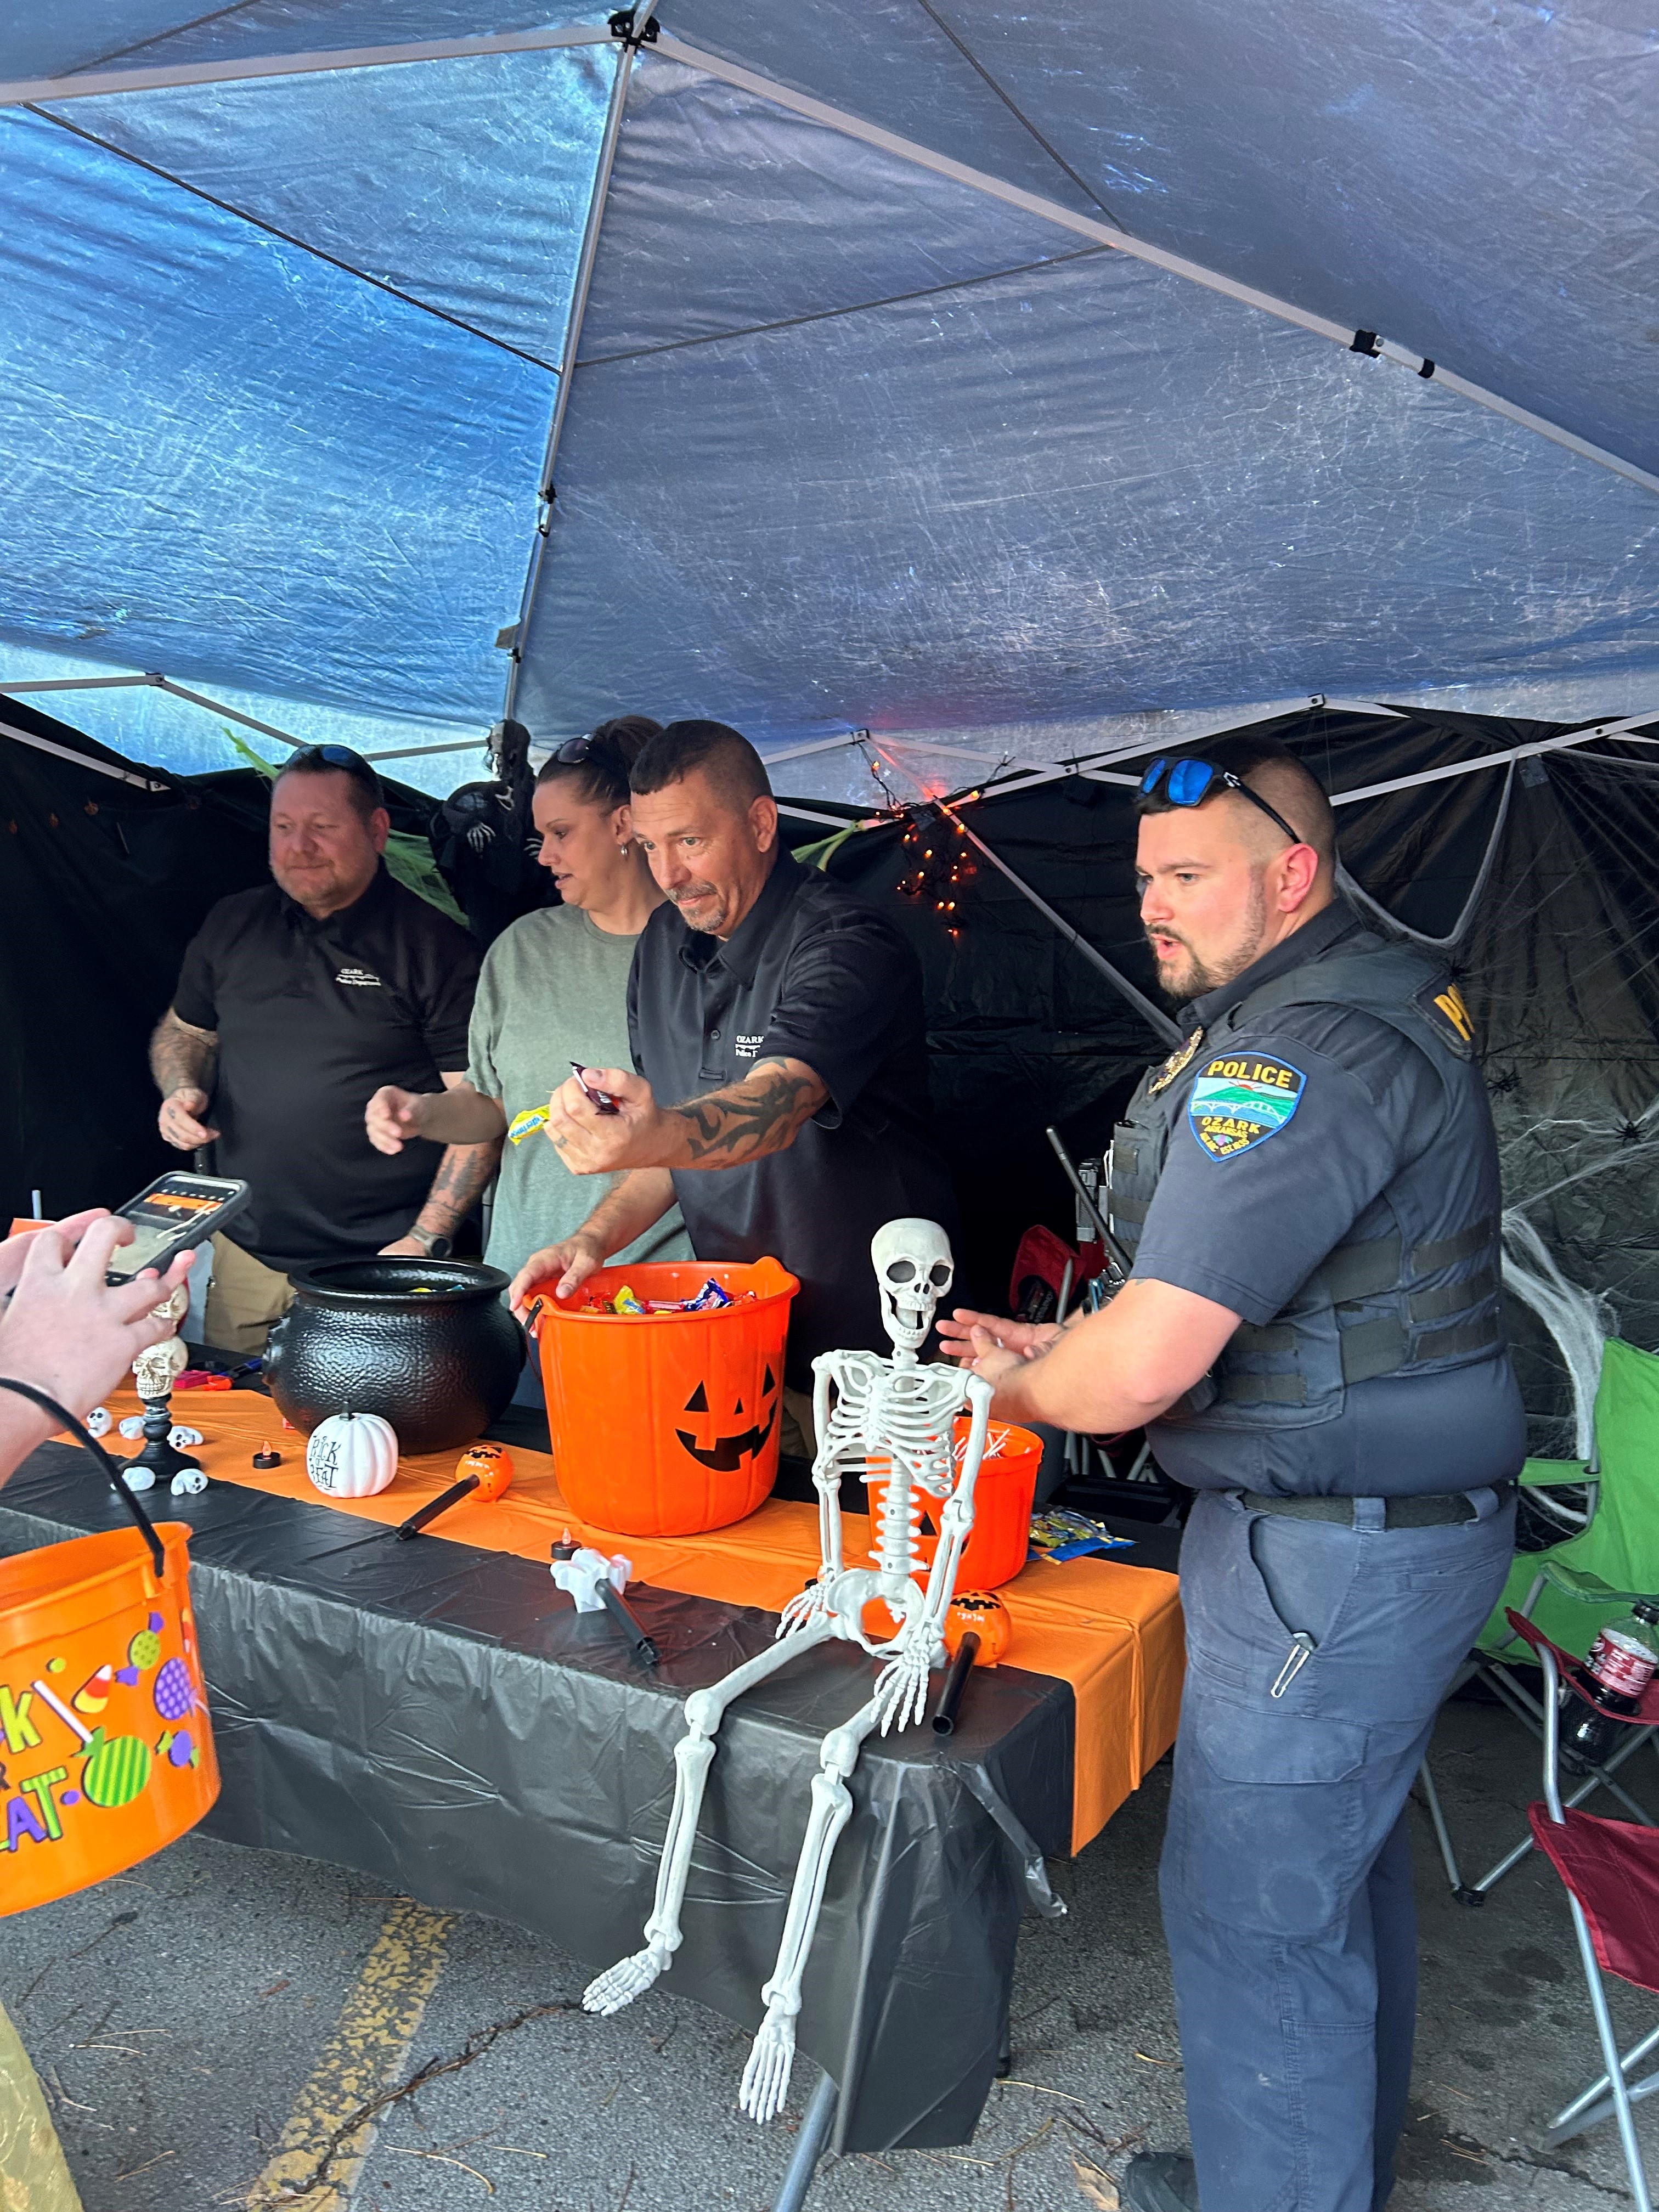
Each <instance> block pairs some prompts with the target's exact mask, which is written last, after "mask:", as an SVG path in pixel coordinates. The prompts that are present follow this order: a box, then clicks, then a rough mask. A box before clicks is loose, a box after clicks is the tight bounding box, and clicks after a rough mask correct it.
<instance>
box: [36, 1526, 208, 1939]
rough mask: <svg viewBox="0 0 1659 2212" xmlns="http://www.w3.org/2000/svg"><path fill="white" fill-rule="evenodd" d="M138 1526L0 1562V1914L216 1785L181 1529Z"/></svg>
mask: <svg viewBox="0 0 1659 2212" xmlns="http://www.w3.org/2000/svg"><path fill="white" fill-rule="evenodd" d="M154 1533H155V1536H156V1537H157V1538H158V1539H159V1540H160V1547H161V1552H162V1554H163V1561H164V1564H163V1565H162V1568H161V1571H160V1572H159V1573H158V1572H157V1570H156V1567H155V1560H154V1559H153V1557H152V1554H151V1553H150V1550H149V1547H148V1545H147V1543H146V1541H145V1538H144V1536H143V1534H141V1533H140V1531H139V1530H137V1529H136V1528H119V1529H112V1530H111V1531H109V1532H108V1533H106V1534H98V1535H93V1536H76V1537H73V1538H71V1539H70V1541H68V1542H67V1543H63V1544H49V1545H46V1546H45V1547H42V1548H41V1549H40V1550H39V1551H33V1552H23V1553H19V1554H18V1555H17V1556H16V1557H15V1558H13V1559H3V1560H0V1768H3V1787H0V1814H3V1819H4V1833H3V1836H0V1914H5V1913H9V1912H22V1911H26V1910H27V1908H28V1907H29V1906H30V1905H45V1904H46V1903H47V1902H49V1901H50V1900H51V1899H53V1898H58V1897H67V1896H69V1895H70V1894H71V1893H73V1892H74V1891H76V1890H77V1889H87V1888H89V1887H91V1885H92V1884H93V1883H94V1882H98V1881H105V1880H106V1879H107V1877H108V1876H109V1875H113V1874H120V1873H123V1872H124V1871H125V1869H127V1868H128V1867H131V1866H136V1865H137V1863H138V1862H139V1860H140V1859H144V1858H148V1857H149V1856H150V1854H151V1852H152V1851H158V1850H161V1847H162V1845H163V1844H170V1843H172V1842H173V1840H174V1839H175V1838H177V1837H179V1836H182V1835H183V1834H184V1833H185V1831H186V1830H187V1829H189V1828H191V1827H193V1826H195V1824H196V1822H197V1820H200V1819H201V1818H202V1816H203V1814H204V1813H205V1812H206V1811H207V1810H208V1808H209V1807H210V1805H211V1804H212V1803H213V1801H214V1799H215V1798H216V1796H218V1794H219V1768H218V1763H217V1761H216V1759H215V1757H214V1751H213V1738H212V1735H211V1734H210V1731H209V1728H208V1717H207V1703H206V1698H205V1695H204V1686H203V1681H202V1663H201V1658H200V1656H199V1654H198V1651H197V1644H196V1624H195V1620H194V1617H193V1616H192V1614H191V1607H190V1592H189V1588H188V1584H187V1582H186V1576H187V1573H188V1569H189V1548H188V1547H189V1539H190V1530H189V1528H187V1527H186V1526H185V1523H184V1522H182V1521H165V1522H161V1523H159V1524H158V1525H157V1526H156V1527H155V1532H154Z"/></svg>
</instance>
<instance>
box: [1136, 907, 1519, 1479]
mask: <svg viewBox="0 0 1659 2212" xmlns="http://www.w3.org/2000/svg"><path fill="white" fill-rule="evenodd" d="M1286 1006H1352V1007H1355V1008H1357V1009H1358V1011H1360V1012H1364V1013H1365V1014H1369V1015H1370V1017H1371V1018H1372V1019H1373V1020H1376V1021H1380V1022H1384V1023H1386V1024H1388V1025H1389V1028H1390V1029H1392V1030H1395V1031H1396V1032H1397V1033H1398V1035H1399V1036H1401V1038H1402V1039H1403V1040H1404V1041H1405V1042H1406V1043H1407V1045H1408V1046H1409V1047H1410V1048H1412V1049H1413V1050H1414V1051H1416V1052H1419V1053H1420V1054H1422V1055H1423V1056H1424V1057H1425V1059H1426V1060H1428V1062H1429V1064H1430V1066H1431V1067H1432V1068H1433V1070H1434V1072H1435V1073H1436V1074H1437V1076H1438V1077H1439V1079H1440V1090H1441V1097H1442V1099H1443V1107H1444V1111H1443V1115H1442V1116H1441V1118H1440V1121H1439V1124H1438V1127H1437V1128H1436V1129H1435V1130H1434V1131H1432V1132H1429V1131H1425V1146H1424V1149H1423V1150H1422V1152H1419V1154H1418V1156H1417V1157H1416V1158H1413V1159H1412V1160H1410V1161H1407V1162H1405V1163H1402V1164H1401V1166H1400V1168H1399V1169H1398V1170H1397V1171H1396V1173H1395V1176H1394V1177H1393V1179H1392V1181H1390V1182H1389V1183H1388V1185H1387V1186H1386V1187H1385V1188H1383V1191H1381V1192H1380V1193H1379V1194H1378V1195H1377V1197H1376V1199H1374V1200H1372V1202H1371V1204H1370V1206H1367V1208H1366V1209H1365V1211H1364V1213H1363V1214H1362V1215H1361V1216H1360V1218H1358V1221H1356V1223H1355V1224H1354V1226H1353V1228H1352V1231H1350V1233H1349V1235H1348V1237H1346V1239H1345V1240H1344V1241H1343V1243H1341V1244H1340V1245H1338V1247H1337V1248H1336V1249H1335V1250H1334V1252H1332V1253H1331V1254H1330V1255H1329V1256H1328V1258H1327V1259H1326V1260H1325V1261H1322V1263H1321V1265H1320V1266H1319V1267H1316V1269H1315V1271H1314V1273H1312V1274H1311V1275H1310V1277H1309V1278H1308V1279H1307V1281H1306V1282H1304V1284H1303V1285H1302V1286H1301V1288H1300V1290H1299V1291H1297V1294H1296V1296H1295V1297H1293V1298H1292V1299H1291V1303H1290V1304H1288V1305H1287V1306H1286V1307H1285V1308H1284V1310H1282V1311H1281V1312H1279V1313H1278V1314H1276V1315H1275V1316H1273V1320H1272V1321H1270V1322H1267V1324H1266V1325H1265V1326H1264V1327H1253V1326H1251V1325H1250V1324H1249V1323H1244V1324H1243V1325H1242V1326H1241V1327H1240V1328H1238V1330H1237V1333H1236V1334H1234V1336H1233V1338H1232V1339H1231V1342H1230V1343H1229V1344H1228V1346H1227V1348H1226V1350H1225V1352H1223V1354H1222V1356H1221V1358H1219V1359H1218V1361H1217V1363H1216V1364H1215V1366H1214V1368H1213V1369H1212V1370H1211V1373H1210V1375H1209V1376H1206V1378H1205V1380H1204V1381H1203V1382H1202V1383H1200V1385H1199V1386H1198V1388H1197V1389H1196V1390H1194V1391H1193V1392H1191V1393H1189V1394H1188V1397H1187V1398H1186V1399H1183V1400H1182V1401H1181V1402H1180V1404H1179V1406H1177V1407H1172V1408H1171V1409H1170V1412H1169V1413H1165V1414H1164V1415H1163V1416H1161V1417H1160V1419H1159V1420H1158V1423H1157V1425H1156V1426H1157V1429H1158V1432H1159V1434H1158V1442H1159V1448H1160V1453H1161V1454H1162V1455H1164V1456H1165V1457H1166V1458H1168V1459H1171V1460H1173V1461H1174V1462H1175V1463H1173V1464H1171V1465H1170V1473H1172V1474H1176V1476H1177V1477H1178V1478H1179V1479H1182V1480H1189V1479H1196V1480H1203V1479H1204V1475H1203V1474H1200V1473H1198V1472H1197V1471H1196V1470H1195V1471H1194V1475H1192V1476H1188V1475H1186V1474H1183V1472H1182V1467H1181V1465H1180V1464H1179V1462H1180V1461H1181V1459H1182V1458H1183V1457H1185V1456H1186V1454H1185V1453H1183V1452H1182V1451H1181V1450H1180V1449H1176V1450H1175V1451H1174V1452H1173V1453H1169V1452H1165V1451H1164V1445H1165V1441H1166V1437H1167V1439H1168V1441H1169V1442H1170V1443H1175V1442H1176V1439H1177V1438H1185V1437H1190V1438H1191V1439H1192V1442H1193V1443H1194V1445H1198V1444H1199V1443H1200V1438H1202V1437H1211V1438H1212V1440H1213V1443H1214V1444H1216V1445H1219V1444H1221V1443H1222V1441H1223V1438H1224V1437H1226V1436H1228V1435H1231V1436H1232V1437H1235V1438H1236V1439H1239V1440H1242V1439H1243V1438H1244V1437H1251V1436H1255V1437H1263V1436H1264V1432H1274V1433H1275V1434H1276V1435H1277V1436H1278V1437H1279V1439H1280V1444H1281V1449H1279V1450H1277V1451H1275V1453H1274V1454H1273V1458H1274V1460H1275V1461H1277V1462H1279V1467H1280V1470H1281V1472H1282V1474H1283V1475H1284V1476H1285V1478H1286V1479H1288V1480H1291V1483H1292V1486H1295V1487H1297V1488H1304V1487H1305V1488H1309V1489H1311V1490H1315V1491H1317V1490H1319V1489H1320V1488H1321V1487H1322V1485H1323V1481H1324V1479H1325V1478H1326V1476H1327V1475H1328V1474H1331V1473H1333V1472H1334V1470H1335V1469H1336V1468H1338V1467H1339V1466H1340V1462H1341V1459H1342V1446H1341V1438H1340V1427H1341V1424H1342V1422H1343V1418H1344V1415H1345V1413H1347V1411H1348V1409H1349V1397H1348V1393H1349V1391H1350V1389H1351V1388H1352V1386H1353V1385H1354V1384H1356V1383H1369V1382H1373V1381H1376V1380H1378V1379H1380V1378H1382V1377H1385V1376H1388V1377H1411V1376H1421V1377H1426V1376H1436V1375H1442V1374H1445V1373H1449V1372H1450V1371H1452V1370H1455V1369H1457V1368H1460V1367H1467V1366H1471V1365H1474V1364H1476V1363H1478V1362H1481V1361H1485V1360H1490V1359H1492V1358H1495V1357H1496V1356H1497V1355H1498V1353H1499V1352H1502V1351H1503V1349H1504V1331H1503V1325H1502V1320H1501V1316H1500V1312H1499V1303H1498V1288H1499V1267H1500V1251H1499V1243H1498V1209H1499V1198H1498V1162H1497V1147H1496V1145H1495V1142H1494V1139H1493V1136H1492V1119H1491V1112H1490V1109H1489V1107H1488V1105H1487V1102H1486V1087H1485V1085H1484V1083H1483V1082H1482V1079H1481V1076H1480V1070H1479V1068H1478V1067H1477V1066H1476V1065H1475V1061H1474V1041H1473V1030H1472V1027H1471V1025H1470V1023H1469V1020H1468V1014H1467V1012H1465V1010H1464V1006H1463V1002H1462V998H1461V997H1460V996H1459V994H1458V993H1457V990H1456V988H1455V985H1454V984H1453V983H1452V981H1451V979H1450V977H1449V975H1447V974H1446V972H1445V970H1444V969H1443V968H1440V967H1438V966H1437V965H1436V963H1434V962H1432V961H1431V960H1429V959H1425V957H1424V956H1423V955H1422V954H1421V953H1419V952H1417V951H1413V950H1412V949H1411V948H1409V947H1407V946H1405V945H1395V944H1391V943H1389V941H1388V940H1386V939H1383V938H1381V937H1378V936H1376V935H1375V934H1373V933H1371V932H1370V931H1363V932H1360V933H1358V934H1355V935H1350V936H1347V937H1345V938H1343V939H1341V940H1340V943H1339V944H1338V945H1336V946H1335V947H1334V948H1333V950H1332V951H1330V952H1329V953H1328V954H1327V955H1325V956H1324V957H1315V958H1313V959H1310V960H1309V961H1307V962H1305V963H1304V964H1303V965H1302V966H1300V967H1298V968H1295V969H1291V970H1290V971H1289V972H1288V973H1287V974H1285V975H1278V976H1275V977H1273V980H1272V981H1269V982H1267V983H1264V984H1263V985H1262V986H1261V987H1260V989H1258V990H1255V991H1252V992H1250V993H1249V994H1247V995H1246V996H1245V997H1244V998H1243V999H1242V1000H1240V1001H1239V1003H1238V1004H1237V1006H1233V1007H1231V1008H1230V1009H1229V1010H1228V1012H1226V1013H1225V1014H1224V1015H1223V1016H1221V1017H1220V1018H1219V1019H1218V1020H1217V1021H1216V1022H1215V1023H1214V1024H1212V1026H1211V1027H1210V1028H1209V1029H1208V1030H1206V1033H1205V1035H1204V1038H1203V1042H1202V1043H1201V1045H1200V1048H1199V1049H1198V1050H1197V1051H1195V1052H1194V1053H1192V1054H1190V1055H1189V1056H1188V1060H1187V1061H1186V1063H1185V1064H1184V1065H1182V1066H1180V1069H1179V1072H1178V1073H1176V1074H1174V1075H1173V1077H1171V1075H1170V1068H1171V1065H1172V1062H1174V1061H1177V1060H1179V1059H1180V1054H1174V1055H1172V1056H1171V1061H1166V1062H1165V1063H1164V1066H1163V1067H1162V1068H1154V1069H1152V1070H1149V1071H1148V1073H1147V1074H1146V1076H1145V1077H1144V1078H1143V1079H1142V1080H1141V1083H1140V1085H1139V1089H1138V1090H1137V1091H1136V1092H1135V1095H1134V1097H1133V1099H1132V1100H1131V1101H1130V1103H1129V1106H1128V1109H1127V1115H1126V1117H1125V1119H1124V1121H1122V1122H1121V1124H1120V1126H1119V1127H1118V1128H1117V1130H1116V1132H1115V1135H1114V1138H1113V1142H1112V1150H1111V1167H1110V1190H1109V1209H1110V1212H1109V1218H1110V1222H1111V1226H1112V1229H1113V1231H1114V1233H1115V1235H1116V1237H1118V1238H1119V1240H1120V1242H1121V1243H1123V1244H1124V1245H1125V1246H1126V1247H1127V1249H1128V1250H1129V1251H1130V1252H1131V1253H1133V1251H1134V1249H1135V1248H1136V1246H1137V1244H1138V1243H1139V1239H1140V1233H1141V1228H1142V1225H1143V1224H1144V1222H1145V1220H1146V1209H1147V1206H1148V1205H1149V1203H1150V1201H1151V1199H1152V1192H1153V1190H1154V1189H1155V1188H1156V1187H1157V1183H1158V1176H1159V1175H1160V1173H1161V1172H1162V1170H1163V1167H1164V1158H1165V1155H1166V1154H1167V1152H1168V1151H1169V1147H1170V1141H1171V1139H1172V1138H1173V1137H1174V1135H1175V1133H1176V1130H1177V1128H1178V1127H1179V1125H1180V1123H1181V1121H1182V1119H1183V1118H1184V1116H1185V1115H1186V1111H1187V1102H1188V1096H1189V1094H1190V1092H1191V1090H1192V1086H1193V1084H1194V1080H1195V1079H1196V1078H1197V1076H1198V1074H1199V1073H1200V1068H1201V1067H1203V1066H1207V1065H1208V1063H1209V1062H1210V1061H1211V1060H1212V1059H1213V1058H1215V1057H1216V1056H1217V1055H1218V1054H1225V1053H1226V1051H1227V1048H1228V1044H1229V1042H1230V1041H1231V1040H1232V1039H1234V1038H1237V1037H1238V1036H1241V1035H1242V1034H1243V1033H1244V1032H1246V1031H1248V1030H1252V1029H1255V1030H1257V1031H1258V1032H1259V1031H1260V1030H1261V1026H1262V1022H1263V1018H1264V1017H1266V1016H1271V1015H1272V1014H1274V1013H1276V1012H1279V1010H1280V1009H1281V1008H1283V1007H1286ZM1245 1053H1246V1056H1248V1048H1245ZM1154 1085H1161V1087H1158V1088H1157V1089H1155V1088H1154ZM1232 1171H1233V1172H1239V1171H1240V1170H1232ZM1243 1171H1244V1172H1248V1170H1243ZM1332 1425H1335V1426H1334V1427H1333V1426H1332ZM1287 1431H1288V1432H1291V1434H1289V1435H1286V1433H1285V1432H1287ZM1297 1431H1305V1432H1306V1433H1305V1434H1303V1435H1301V1436H1300V1437H1297V1435H1296V1434H1295V1432H1297ZM1195 1456H1196V1458H1197V1459H1198V1460H1199V1461H1200V1462H1205V1463H1206V1472H1207V1469H1208V1468H1210V1467H1213V1465H1214V1464H1215V1460H1216V1454H1215V1452H1214V1450H1213V1449H1211V1450H1208V1451H1206V1450H1204V1449H1201V1448H1200V1449H1199V1451H1198V1452H1197V1454H1196V1455H1195ZM1223 1456H1224V1457H1225V1454H1224V1455H1223ZM1249 1456H1252V1457H1253V1456H1254V1455H1249Z"/></svg>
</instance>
